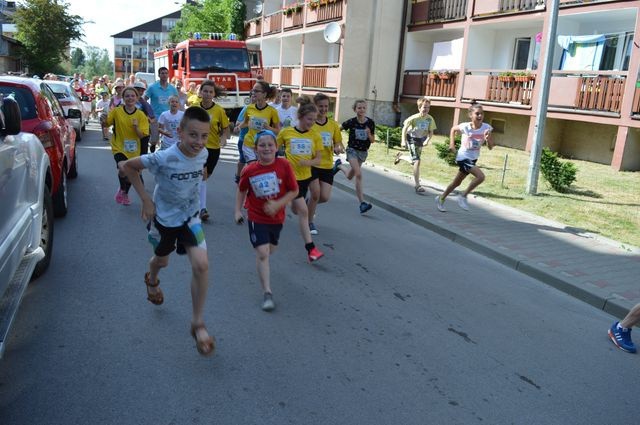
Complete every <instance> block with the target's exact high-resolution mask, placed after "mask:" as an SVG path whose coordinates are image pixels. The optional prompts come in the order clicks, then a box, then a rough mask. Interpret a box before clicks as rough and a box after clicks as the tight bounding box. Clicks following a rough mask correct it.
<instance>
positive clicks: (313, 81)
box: [302, 64, 340, 91]
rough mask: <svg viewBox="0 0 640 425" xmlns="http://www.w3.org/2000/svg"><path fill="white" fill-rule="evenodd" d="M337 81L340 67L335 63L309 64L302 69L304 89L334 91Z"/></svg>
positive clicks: (338, 80) (336, 87)
mask: <svg viewBox="0 0 640 425" xmlns="http://www.w3.org/2000/svg"><path fill="white" fill-rule="evenodd" d="M339 83H340V67H339V66H338V65H336V64H331V65H310V66H305V67H303V69H302V87H303V88H305V89H315V90H330V91H335V90H337V89H338V85H339Z"/></svg>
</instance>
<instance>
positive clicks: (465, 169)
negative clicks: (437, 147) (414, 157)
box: [436, 104, 493, 212]
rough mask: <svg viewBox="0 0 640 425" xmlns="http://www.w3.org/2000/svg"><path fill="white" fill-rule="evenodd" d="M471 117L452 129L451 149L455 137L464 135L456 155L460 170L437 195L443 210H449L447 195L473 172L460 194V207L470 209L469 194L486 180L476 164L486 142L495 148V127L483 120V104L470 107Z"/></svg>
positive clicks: (452, 148) (437, 202) (438, 204)
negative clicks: (440, 193) (492, 136)
mask: <svg viewBox="0 0 640 425" xmlns="http://www.w3.org/2000/svg"><path fill="white" fill-rule="evenodd" d="M469 118H471V122H465V123H462V124H458V125H457V126H454V127H453V128H452V129H451V135H450V136H449V149H450V150H451V151H454V150H455V149H456V145H455V137H456V136H457V135H458V134H461V135H462V140H461V142H460V149H458V153H457V155H456V162H457V163H458V169H459V171H458V174H456V176H455V177H454V179H453V181H452V182H451V184H449V186H447V188H446V189H445V190H444V192H442V195H439V196H436V207H437V208H438V210H439V211H441V212H445V211H447V209H446V208H445V207H444V200H445V199H446V198H447V196H449V194H450V193H451V192H453V190H454V189H455V188H456V187H458V186H460V183H462V181H463V180H464V179H465V178H467V176H468V175H469V174H471V175H473V176H474V177H475V178H474V179H473V180H472V181H471V183H469V186H468V187H467V190H465V191H464V192H463V193H462V194H459V195H458V205H459V206H460V208H462V209H463V210H465V211H469V204H468V203H467V195H469V194H470V193H471V191H472V190H473V189H475V188H476V187H478V185H479V184H480V183H482V182H483V181H484V173H483V172H482V170H481V169H480V168H478V167H477V166H476V162H477V161H478V157H480V147H481V146H482V145H483V144H484V143H486V144H487V147H488V148H489V150H491V149H493V139H492V138H491V131H492V130H493V128H492V127H491V126H490V125H489V124H487V123H485V122H482V119H483V118H484V110H483V109H482V105H478V104H473V105H471V107H469Z"/></svg>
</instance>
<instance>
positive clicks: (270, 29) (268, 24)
mask: <svg viewBox="0 0 640 425" xmlns="http://www.w3.org/2000/svg"><path fill="white" fill-rule="evenodd" d="M280 31H282V12H280V11H277V12H276V13H272V14H271V15H268V16H265V18H264V29H263V34H264V35H266V34H273V33H276V32H280Z"/></svg>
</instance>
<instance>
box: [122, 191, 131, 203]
mask: <svg viewBox="0 0 640 425" xmlns="http://www.w3.org/2000/svg"><path fill="white" fill-rule="evenodd" d="M122 205H131V200H130V199H129V194H127V192H122Z"/></svg>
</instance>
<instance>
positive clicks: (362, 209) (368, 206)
mask: <svg viewBox="0 0 640 425" xmlns="http://www.w3.org/2000/svg"><path fill="white" fill-rule="evenodd" d="M371 208H373V205H371V204H370V203H368V202H361V203H360V214H364V213H366V212H367V211H369V210H370V209H371Z"/></svg>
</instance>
